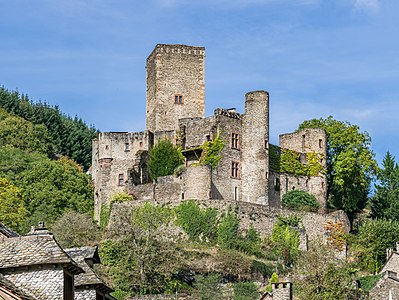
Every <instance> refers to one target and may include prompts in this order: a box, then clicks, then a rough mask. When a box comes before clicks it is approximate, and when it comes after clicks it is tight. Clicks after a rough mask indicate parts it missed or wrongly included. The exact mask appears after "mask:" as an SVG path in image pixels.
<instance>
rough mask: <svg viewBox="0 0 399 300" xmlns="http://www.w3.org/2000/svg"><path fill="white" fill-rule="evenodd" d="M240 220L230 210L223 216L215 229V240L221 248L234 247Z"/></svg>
mask: <svg viewBox="0 0 399 300" xmlns="http://www.w3.org/2000/svg"><path fill="white" fill-rule="evenodd" d="M239 225H240V220H239V219H238V218H237V216H236V215H235V214H233V213H232V212H231V211H229V212H227V213H226V215H224V216H223V218H222V220H221V221H220V224H219V226H218V231H217V242H218V244H219V246H220V247H221V248H224V249H234V248H235V247H236V245H237V241H238V238H239V236H238V227H239Z"/></svg>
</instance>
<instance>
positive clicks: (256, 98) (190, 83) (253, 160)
mask: <svg viewBox="0 0 399 300" xmlns="http://www.w3.org/2000/svg"><path fill="white" fill-rule="evenodd" d="M204 70H205V48H204V47H194V46H186V45H165V44H158V45H156V47H155V49H154V50H153V51H152V53H151V54H150V55H149V57H148V58H147V61H146V72H147V77H146V85H147V86H146V130H145V131H143V132H101V133H99V134H98V136H97V138H95V139H94V140H93V154H92V177H93V180H94V184H95V218H96V219H99V215H100V210H101V206H102V205H103V204H106V205H107V204H109V202H110V198H111V197H112V195H113V194H115V193H118V192H122V191H125V192H127V193H129V194H132V195H134V196H135V197H136V198H138V199H148V200H149V199H155V200H170V199H175V200H183V199H199V200H209V199H211V200H231V201H244V202H250V203H254V204H260V205H264V206H269V207H280V205H281V198H282V196H283V195H284V194H285V193H286V192H287V191H289V190H293V189H299V190H304V191H307V192H309V193H311V194H313V195H315V196H316V199H317V201H318V202H319V203H320V204H321V207H323V208H324V207H326V176H325V174H324V172H322V171H320V172H318V173H317V174H310V175H309V174H308V175H303V174H301V175H298V174H296V175H295V174H293V173H291V172H290V171H289V170H288V171H284V172H282V171H281V169H280V167H279V162H278V160H279V157H280V156H281V155H282V152H284V151H286V150H290V151H292V152H293V153H296V154H297V160H298V161H299V162H300V163H301V164H302V165H307V164H308V163H309V157H310V156H311V155H316V157H317V160H318V161H317V163H318V164H320V166H321V167H322V169H325V167H326V160H325V157H326V134H325V132H324V130H322V129H306V130H303V131H300V132H295V133H290V134H282V135H280V141H279V143H280V146H279V147H278V146H273V145H270V143H269V127H270V126H269V125H270V124H269V93H268V92H266V91H254V92H249V93H247V94H246V95H245V111H244V113H242V114H241V113H238V112H237V111H236V110H235V109H234V108H229V109H221V108H217V109H215V110H214V114H213V116H209V117H205V72H204ZM216 137H219V138H220V139H221V140H223V141H224V144H225V146H224V148H223V150H222V152H221V157H222V158H221V160H220V161H219V163H218V165H217V167H216V168H214V169H212V168H210V167H209V166H199V167H198V166H195V167H194V165H197V164H198V159H199V157H200V156H201V153H202V148H201V146H202V145H203V144H204V142H206V141H213V140H215V138H216ZM163 138H167V139H170V140H171V141H172V142H173V143H176V144H178V145H180V147H181V149H182V152H183V154H184V156H185V169H184V170H183V171H182V172H181V173H180V174H177V176H170V177H166V178H160V179H159V180H158V182H157V184H153V182H152V180H151V179H150V176H149V172H148V167H147V158H148V153H149V150H150V149H151V148H152V147H153V146H154V144H156V143H157V141H158V140H159V139H163Z"/></svg>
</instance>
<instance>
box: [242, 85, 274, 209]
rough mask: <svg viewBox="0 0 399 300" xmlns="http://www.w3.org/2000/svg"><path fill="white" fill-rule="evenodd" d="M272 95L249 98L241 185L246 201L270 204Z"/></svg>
mask: <svg viewBox="0 0 399 300" xmlns="http://www.w3.org/2000/svg"><path fill="white" fill-rule="evenodd" d="M268 145H269V93H268V92H266V91H254V92H249V93H247V94H246V95H245V114H244V116H243V118H242V140H241V164H242V165H241V184H242V201H246V202H252V203H257V204H264V205H267V204H268V187H267V186H268V185H267V179H268V174H269V155H268V154H269V153H268V151H269V150H268Z"/></svg>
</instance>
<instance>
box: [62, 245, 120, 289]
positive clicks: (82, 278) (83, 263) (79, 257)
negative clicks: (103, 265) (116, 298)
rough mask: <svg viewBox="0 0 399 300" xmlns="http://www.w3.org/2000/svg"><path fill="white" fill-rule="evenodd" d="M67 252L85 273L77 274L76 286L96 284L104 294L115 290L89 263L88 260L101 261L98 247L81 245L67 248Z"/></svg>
mask: <svg viewBox="0 0 399 300" xmlns="http://www.w3.org/2000/svg"><path fill="white" fill-rule="evenodd" d="M65 252H66V253H67V254H68V255H69V256H70V257H71V258H72V259H73V260H74V261H75V262H76V263H77V264H78V266H79V267H80V268H81V269H83V270H84V273H82V274H79V275H76V276H75V287H85V286H95V288H96V289H98V290H100V291H101V292H103V293H104V294H109V293H111V292H112V291H113V290H112V289H111V288H110V287H108V286H107V285H106V284H105V283H104V282H103V281H102V280H101V278H100V277H98V276H97V274H96V273H95V272H94V270H93V269H92V268H91V267H90V266H89V265H88V263H87V260H93V261H94V262H96V263H99V262H100V257H99V255H98V251H97V247H94V248H93V247H80V248H70V249H65Z"/></svg>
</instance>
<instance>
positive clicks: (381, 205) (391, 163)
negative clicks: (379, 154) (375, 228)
mask: <svg viewBox="0 0 399 300" xmlns="http://www.w3.org/2000/svg"><path fill="white" fill-rule="evenodd" d="M377 179H378V184H376V185H375V193H374V196H373V197H372V199H371V211H372V216H373V217H374V218H385V219H390V220H399V167H398V164H397V163H396V162H395V157H394V156H393V155H392V154H391V153H389V152H387V154H386V155H385V157H384V160H383V162H382V168H381V170H380V171H379V173H378V175H377Z"/></svg>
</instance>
